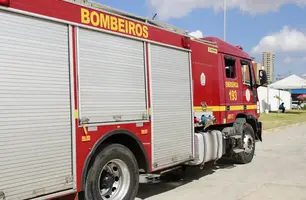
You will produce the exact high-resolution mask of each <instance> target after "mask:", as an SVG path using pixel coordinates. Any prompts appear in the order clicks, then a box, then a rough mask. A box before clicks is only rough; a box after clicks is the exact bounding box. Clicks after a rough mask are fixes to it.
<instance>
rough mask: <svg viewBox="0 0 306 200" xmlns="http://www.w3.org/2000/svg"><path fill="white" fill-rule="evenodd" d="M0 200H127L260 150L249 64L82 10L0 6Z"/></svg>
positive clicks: (17, 0)
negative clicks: (185, 171)
mask: <svg viewBox="0 0 306 200" xmlns="http://www.w3.org/2000/svg"><path fill="white" fill-rule="evenodd" d="M0 20H1V22H0V30H1V31H0V39H1V45H0V70H1V73H0V93H1V95H0V114H1V118H0V139H1V143H2V144H1V146H0V200H21V199H55V198H61V199H66V200H67V199H77V198H79V199H81V198H82V199H83V198H85V199H87V200H102V199H103V200H104V199H112V200H132V199H134V198H135V195H136V193H137V190H138V185H139V183H142V182H150V181H155V180H158V177H159V176H160V175H161V174H163V173H164V172H166V171H170V170H173V169H177V168H178V167H185V166H203V165H204V164H205V163H208V162H213V161H216V160H218V159H220V158H221V157H231V158H233V159H235V160H237V161H239V162H240V163H244V164H245V163H249V162H251V161H252V159H253V155H254V151H255V142H256V141H257V140H261V123H260V122H259V121H258V117H259V112H258V109H259V108H258V97H257V91H256V88H257V87H258V86H260V85H262V84H265V83H266V73H265V71H263V70H262V71H260V73H259V74H260V75H259V78H258V80H259V82H258V81H257V78H255V76H254V69H253V67H252V59H251V57H250V56H249V55H248V54H246V53H245V52H244V51H243V49H242V48H241V47H239V46H232V45H230V44H228V43H226V42H224V41H222V40H220V39H218V38H214V37H207V38H202V39H196V38H193V37H191V36H189V35H188V33H187V32H186V31H183V30H181V29H179V28H176V27H173V26H171V25H169V24H165V23H162V22H158V21H155V20H150V19H146V18H143V17H138V16H134V15H131V14H128V13H125V12H122V11H118V10H115V9H112V8H109V7H106V6H103V5H100V4H97V3H94V2H84V1H77V0H43V1H37V0H0Z"/></svg>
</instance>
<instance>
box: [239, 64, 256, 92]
mask: <svg viewBox="0 0 306 200" xmlns="http://www.w3.org/2000/svg"><path fill="white" fill-rule="evenodd" d="M241 70H242V82H243V84H244V85H247V86H248V87H250V88H251V89H252V88H253V83H254V81H253V73H252V70H251V65H250V63H249V62H247V61H244V60H242V61H241Z"/></svg>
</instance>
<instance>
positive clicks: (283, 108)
mask: <svg viewBox="0 0 306 200" xmlns="http://www.w3.org/2000/svg"><path fill="white" fill-rule="evenodd" d="M278 109H279V110H282V113H284V112H285V110H286V108H285V106H284V102H282V104H281V105H279V108H278Z"/></svg>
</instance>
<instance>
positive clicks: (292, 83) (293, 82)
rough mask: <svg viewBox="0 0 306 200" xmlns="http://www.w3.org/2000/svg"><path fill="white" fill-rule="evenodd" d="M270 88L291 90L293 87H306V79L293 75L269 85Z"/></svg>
mask: <svg viewBox="0 0 306 200" xmlns="http://www.w3.org/2000/svg"><path fill="white" fill-rule="evenodd" d="M269 87H270V88H275V89H283V90H291V89H306V80H305V79H303V78H301V77H299V76H297V75H291V76H289V77H287V78H284V79H282V80H280V81H277V82H275V83H272V84H271V85H269Z"/></svg>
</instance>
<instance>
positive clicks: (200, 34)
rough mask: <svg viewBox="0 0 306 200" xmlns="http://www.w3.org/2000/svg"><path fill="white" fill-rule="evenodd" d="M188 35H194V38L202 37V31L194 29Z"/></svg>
mask: <svg viewBox="0 0 306 200" xmlns="http://www.w3.org/2000/svg"><path fill="white" fill-rule="evenodd" d="M189 35H191V36H193V37H196V38H202V37H203V33H202V32H201V31H200V30H196V31H194V32H191V33H189Z"/></svg>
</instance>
